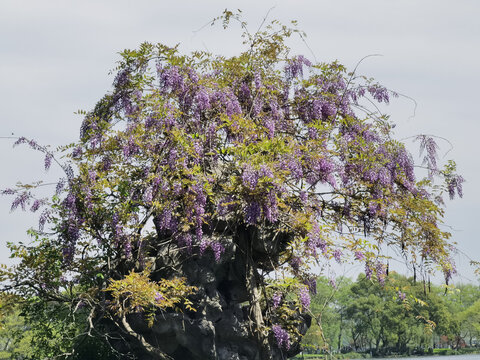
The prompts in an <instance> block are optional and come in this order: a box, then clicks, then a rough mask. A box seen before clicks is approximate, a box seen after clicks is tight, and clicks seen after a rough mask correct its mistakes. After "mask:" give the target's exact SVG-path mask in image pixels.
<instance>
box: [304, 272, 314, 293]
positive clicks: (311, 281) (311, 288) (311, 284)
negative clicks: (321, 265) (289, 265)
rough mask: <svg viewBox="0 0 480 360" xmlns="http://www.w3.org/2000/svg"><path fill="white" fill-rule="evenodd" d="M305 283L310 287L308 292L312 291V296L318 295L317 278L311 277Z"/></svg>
mask: <svg viewBox="0 0 480 360" xmlns="http://www.w3.org/2000/svg"><path fill="white" fill-rule="evenodd" d="M303 283H304V284H305V285H307V286H308V291H310V293H311V294H313V295H316V294H317V278H316V277H315V276H311V277H309V278H308V279H306V280H304V281H303Z"/></svg>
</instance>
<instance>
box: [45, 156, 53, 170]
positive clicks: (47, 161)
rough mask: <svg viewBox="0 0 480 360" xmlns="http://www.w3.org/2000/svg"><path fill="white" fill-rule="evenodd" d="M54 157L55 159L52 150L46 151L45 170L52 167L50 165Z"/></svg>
mask: <svg viewBox="0 0 480 360" xmlns="http://www.w3.org/2000/svg"><path fill="white" fill-rule="evenodd" d="M52 159H53V155H52V153H50V152H47V153H45V160H44V166H45V170H48V169H50V166H51V165H52Z"/></svg>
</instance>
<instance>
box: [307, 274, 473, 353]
mask: <svg viewBox="0 0 480 360" xmlns="http://www.w3.org/2000/svg"><path fill="white" fill-rule="evenodd" d="M311 311H312V313H313V314H314V315H315V318H316V319H317V321H313V322H312V326H311V328H310V329H309V331H308V332H307V334H306V335H305V337H304V339H303V345H304V351H305V352H307V353H308V352H313V353H315V352H321V351H328V352H348V351H356V352H368V353H372V354H374V355H375V354H378V355H385V354H393V353H398V354H407V353H412V352H416V353H423V352H426V351H428V349H430V348H432V349H433V348H439V347H450V348H453V349H458V348H461V347H465V346H477V344H478V342H479V340H480V288H479V286H477V285H472V284H461V285H458V286H456V287H453V286H446V285H442V286H439V285H434V284H430V283H428V282H423V281H414V279H413V278H407V277H405V276H402V275H399V274H396V273H390V274H389V276H388V277H387V278H386V280H385V284H384V285H383V286H382V284H380V283H378V282H376V281H371V280H369V279H367V278H366V277H365V275H364V274H360V275H359V276H358V278H357V280H356V281H352V280H351V279H349V278H344V277H342V278H337V279H335V280H333V279H330V280H329V279H327V278H325V277H319V278H318V279H317V294H316V295H315V296H312V303H311Z"/></svg>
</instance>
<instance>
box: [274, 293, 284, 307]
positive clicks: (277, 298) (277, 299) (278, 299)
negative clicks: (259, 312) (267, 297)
mask: <svg viewBox="0 0 480 360" xmlns="http://www.w3.org/2000/svg"><path fill="white" fill-rule="evenodd" d="M282 298H283V295H282V293H281V292H276V293H275V294H273V296H272V302H273V308H274V309H276V308H277V307H278V306H279V305H280V303H281V302H282Z"/></svg>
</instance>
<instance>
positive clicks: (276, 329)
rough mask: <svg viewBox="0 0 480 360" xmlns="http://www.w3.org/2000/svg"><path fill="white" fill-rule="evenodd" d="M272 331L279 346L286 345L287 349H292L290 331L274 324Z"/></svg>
mask: <svg viewBox="0 0 480 360" xmlns="http://www.w3.org/2000/svg"><path fill="white" fill-rule="evenodd" d="M272 331H273V334H274V335H275V340H276V341H277V345H278V347H280V348H281V347H284V348H285V349H287V350H288V349H290V335H289V334H288V332H287V331H286V330H284V329H283V328H282V327H281V326H280V325H273V326H272Z"/></svg>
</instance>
